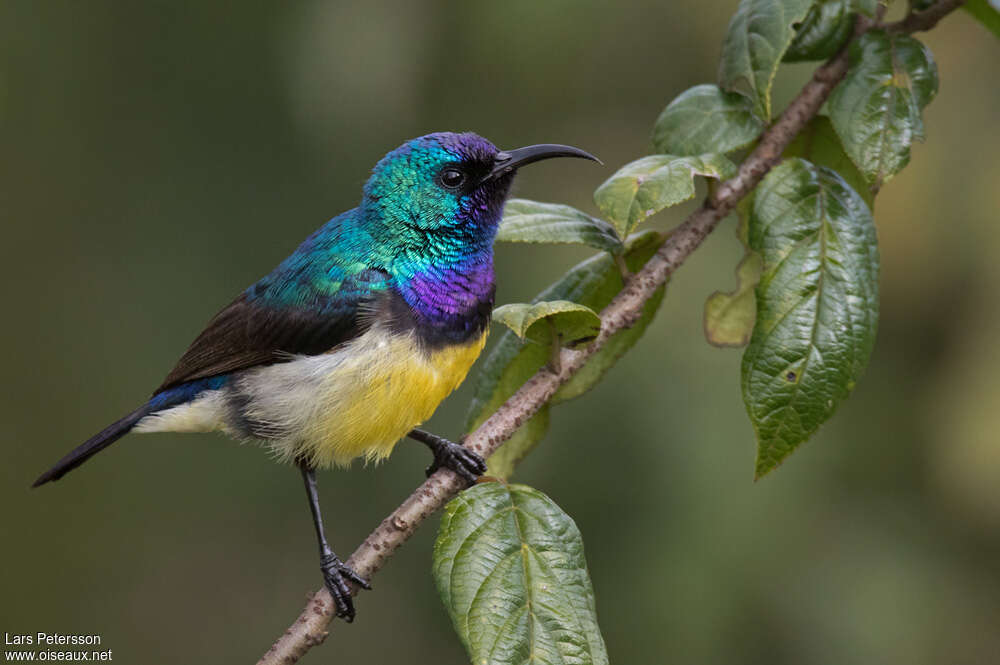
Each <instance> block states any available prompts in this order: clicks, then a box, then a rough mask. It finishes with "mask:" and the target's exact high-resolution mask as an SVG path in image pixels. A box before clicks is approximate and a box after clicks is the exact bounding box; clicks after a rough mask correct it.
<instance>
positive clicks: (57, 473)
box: [31, 403, 155, 487]
mask: <svg viewBox="0 0 1000 665" xmlns="http://www.w3.org/2000/svg"><path fill="white" fill-rule="evenodd" d="M154 410H155V409H154V407H153V406H152V403H147V404H143V405H142V406H140V407H139V408H138V409H136V410H135V411H133V412H132V413H130V414H128V415H127V416H125V417H124V418H122V419H121V420H119V421H117V422H114V423H112V424H110V425H108V426H107V427H105V428H104V429H102V430H101V431H100V432H98V433H97V434H95V435H94V436H92V437H90V438H89V439H87V440H86V441H85V442H84V443H83V444H82V445H80V446H77V447H76V448H74V449H73V450H71V451H69V452H68V453H67V454H66V456H65V457H63V458H62V459H61V460H59V461H58V462H56V463H55V466H53V467H52V468H51V469H49V470H48V471H46V472H45V473H43V474H42V475H40V476H38V480H36V481H35V482H34V483H33V484H32V485H31V486H32V487H38V486H39V485H44V484H45V483H47V482H49V481H50V480H59V479H60V478H62V477H63V476H64V475H66V474H67V473H69V472H70V471H72V470H73V469H75V468H76V467H78V466H80V465H81V464H83V463H84V462H86V461H87V460H89V459H90V458H91V457H93V456H94V455H96V454H97V453H99V452H101V451H102V450H104V449H105V448H107V447H108V446H110V445H111V444H112V443H114V442H115V441H117V440H118V439H120V438H122V437H123V436H125V435H126V434H128V432H129V430H131V429H132V428H133V427H135V424H136V423H138V422H139V421H140V420H142V419H143V418H145V417H146V416H148V415H149V414H150V413H152V412H153V411H154Z"/></svg>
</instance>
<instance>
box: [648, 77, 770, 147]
mask: <svg viewBox="0 0 1000 665" xmlns="http://www.w3.org/2000/svg"><path fill="white" fill-rule="evenodd" d="M762 131H764V123H763V122H761V120H760V119H759V118H758V117H757V116H755V115H754V114H753V105H752V104H751V102H750V100H749V99H747V98H746V97H744V96H743V95H740V94H738V93H735V92H723V91H722V90H720V89H719V86H717V85H711V84H704V85H696V86H695V87H693V88H689V89H688V90H685V91H684V92H682V93H681V94H679V95H677V97H676V98H675V99H674V101H672V102H670V104H668V105H667V108H665V109H663V113H661V114H660V117H659V118H657V120H656V125H654V127H653V146H654V147H655V148H656V150H657V151H659V152H662V153H666V154H671V155H701V154H704V153H707V152H714V153H720V154H721V153H727V152H732V151H733V150H739V149H740V148H745V147H746V146H748V145H750V144H751V143H753V142H754V141H755V140H756V139H757V137H758V136H760V133H761V132H762Z"/></svg>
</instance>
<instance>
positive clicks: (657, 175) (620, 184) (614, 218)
mask: <svg viewBox="0 0 1000 665" xmlns="http://www.w3.org/2000/svg"><path fill="white" fill-rule="evenodd" d="M735 173H736V167H735V166H733V163H732V162H730V161H729V160H728V159H726V158H725V157H724V156H722V155H719V154H705V155H700V156H693V157H692V156H688V157H677V156H674V155H652V156H650V157H643V158H642V159H638V160H636V161H634V162H631V163H629V164H626V165H625V166H623V167H622V168H620V169H619V170H618V172H617V173H615V174H614V175H613V176H611V177H610V178H608V179H607V180H606V181H604V183H603V184H602V185H601V186H600V187H598V188H597V191H596V192H594V201H596V202H597V207H598V208H600V209H601V212H603V213H604V214H605V215H607V216H608V219H610V220H611V223H612V224H614V225H615V228H616V229H617V230H618V235H620V236H621V237H623V238H624V237H626V236H628V234H630V233H631V232H632V231H633V230H634V229H635V227H636V226H638V225H639V223H640V222H642V220H644V219H646V218H647V217H649V216H651V215H654V214H656V213H657V212H659V211H661V210H663V209H664V208H669V207H670V206H674V205H677V204H678V203H682V202H684V201H687V200H689V199H691V198H694V194H695V186H694V177H695V176H697V175H700V176H705V177H706V178H716V179H718V180H725V179H726V178H729V177H731V176H733V175H735Z"/></svg>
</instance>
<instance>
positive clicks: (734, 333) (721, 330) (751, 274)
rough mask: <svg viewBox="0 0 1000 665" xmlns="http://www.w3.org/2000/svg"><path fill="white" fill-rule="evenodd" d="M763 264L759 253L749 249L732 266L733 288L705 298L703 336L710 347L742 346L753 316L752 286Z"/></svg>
mask: <svg viewBox="0 0 1000 665" xmlns="http://www.w3.org/2000/svg"><path fill="white" fill-rule="evenodd" d="M762 267H763V262H762V261H761V258H760V255H759V254H755V253H753V252H750V253H748V254H746V255H744V256H743V260H742V261H740V263H739V265H738V266H737V267H736V283H737V285H736V290H735V291H731V292H729V293H725V292H722V291H716V292H715V293H713V294H712V295H710V296H709V297H708V300H706V301H705V338H706V339H707V340H708V343H709V344H712V345H713V346H723V347H724V346H737V347H738V346H746V345H747V342H749V341H750V334H751V333H752V332H753V324H754V321H755V320H756V319H757V299H756V297H755V296H754V288H756V286H757V282H758V281H760V273H761V269H762Z"/></svg>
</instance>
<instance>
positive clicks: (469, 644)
mask: <svg viewBox="0 0 1000 665" xmlns="http://www.w3.org/2000/svg"><path fill="white" fill-rule="evenodd" d="M433 572H434V582H435V584H436V585H437V588H438V592H439V593H440V594H441V600H442V602H443V603H444V606H445V608H446V609H447V610H448V614H449V615H450V616H451V620H452V623H453V624H454V626H455V631H456V632H457V633H458V635H459V637H460V638H461V640H462V644H463V645H465V648H466V650H467V651H468V653H469V657H470V659H471V661H472V663H474V664H475V665H478V664H480V663H489V664H490V665H522V664H524V663H537V664H538V665H563V664H565V663H576V664H578V665H604V664H606V663H607V662H608V655H607V651H606V650H605V647H604V640H603V639H602V638H601V630H600V627H599V626H598V624H597V609H596V606H595V603H594V590H593V588H592V586H591V583H590V575H589V574H588V572H587V561H586V559H585V558H584V552H583V538H582V537H581V536H580V531H579V530H578V529H577V527H576V524H575V523H574V522H573V520H572V519H571V518H570V516H569V515H567V514H566V513H565V512H563V511H562V509H560V508H559V506H557V505H556V504H555V502H554V501H552V499H550V498H549V497H547V496H545V495H544V494H542V493H541V492H539V491H538V490H536V489H532V488H531V487H527V486H525V485H506V484H504V483H498V482H486V483H479V484H478V485H476V486H474V487H472V488H470V489H468V490H466V491H465V492H462V493H461V494H459V495H458V496H457V497H456V498H454V499H452V501H451V502H450V503H449V504H448V506H447V507H446V508H445V513H444V517H442V519H441V526H440V528H439V529H438V536H437V541H436V542H435V543H434V569H433Z"/></svg>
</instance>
